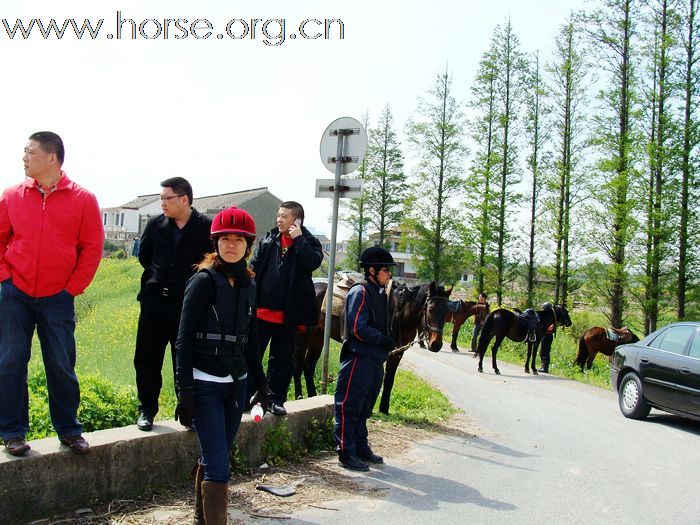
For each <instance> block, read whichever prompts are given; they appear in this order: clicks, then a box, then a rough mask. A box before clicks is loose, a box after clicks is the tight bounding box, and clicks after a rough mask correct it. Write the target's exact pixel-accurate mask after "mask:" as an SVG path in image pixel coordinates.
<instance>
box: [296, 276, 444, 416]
mask: <svg viewBox="0 0 700 525" xmlns="http://www.w3.org/2000/svg"><path fill="white" fill-rule="evenodd" d="M326 288H327V283H325V282H323V283H315V284H314V289H315V292H316V307H317V311H318V313H319V322H318V324H317V325H316V326H314V327H307V330H306V331H305V332H303V333H301V334H299V335H298V336H297V339H296V349H295V355H294V395H295V398H297V399H298V398H300V397H302V388H301V376H302V374H303V376H304V380H305V383H306V392H307V394H308V396H309V397H311V396H315V395H316V385H315V383H314V372H315V370H316V364H317V362H318V359H319V357H320V356H321V352H322V350H323V329H324V325H325V317H326V314H325V313H324V312H321V303H322V302H323V299H324V297H325V295H326ZM451 291H452V289H450V290H449V291H446V290H445V288H444V287H443V286H438V285H436V284H435V283H434V282H433V283H429V284H425V285H423V286H415V287H413V288H408V287H407V286H405V285H395V286H394V293H392V294H391V304H390V305H389V307H390V316H391V336H392V337H393V338H394V340H395V341H396V344H397V348H401V347H403V346H405V345H407V344H409V343H410V342H412V341H413V339H414V338H415V337H416V333H417V332H418V328H419V325H427V328H425V331H426V332H427V333H430V337H429V343H428V344H429V348H430V350H431V351H433V352H438V351H439V350H440V348H441V347H442V328H443V326H444V324H445V316H446V315H447V298H448V297H449V293H450V292H451ZM330 336H331V338H333V339H335V340H336V341H338V342H341V334H340V319H339V318H338V317H337V316H332V317H331V334H330ZM402 356H403V352H395V353H391V354H390V355H389V358H388V359H387V363H386V375H385V377H384V389H383V393H382V401H381V403H380V410H381V411H382V412H384V413H388V411H389V398H390V396H391V389H392V387H393V384H394V377H395V375H396V369H397V368H398V366H399V362H400V361H401V357H402Z"/></svg>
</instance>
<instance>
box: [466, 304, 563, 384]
mask: <svg viewBox="0 0 700 525" xmlns="http://www.w3.org/2000/svg"><path fill="white" fill-rule="evenodd" d="M536 314H537V317H538V321H537V323H536V325H535V333H534V336H535V340H534V341H528V340H527V339H528V324H527V321H523V320H522V318H521V316H519V315H518V314H515V313H513V312H511V311H510V310H505V309H503V308H499V309H498V310H494V311H493V312H491V313H490V314H489V315H488V317H487V318H486V321H484V326H483V328H482V329H481V337H479V347H478V348H477V351H476V352H477V355H478V357H479V368H478V370H479V372H483V371H484V369H483V361H484V354H485V353H486V350H487V349H488V346H489V343H490V342H491V339H493V338H494V337H495V338H496V342H495V343H494V344H493V347H492V348H491V360H492V365H493V371H494V373H496V374H500V373H501V372H500V371H499V370H498V365H497V364H496V353H497V352H498V348H499V347H500V346H501V343H502V342H503V339H505V338H506V337H507V338H508V339H510V340H511V341H516V342H518V343H524V342H526V341H527V358H526V359H525V373H526V374H529V373H530V356H532V373H533V374H535V375H537V366H536V363H537V350H538V348H539V346H540V341H541V340H542V338H543V337H544V336H545V333H546V330H547V327H549V326H551V325H552V324H553V325H555V329H556V326H557V325H561V326H571V318H570V317H569V312H567V310H566V308H564V307H563V306H561V305H556V306H555V307H554V308H547V309H546V310H539V311H537V312H536ZM477 355H475V356H474V357H477Z"/></svg>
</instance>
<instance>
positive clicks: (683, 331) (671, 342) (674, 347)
mask: <svg viewBox="0 0 700 525" xmlns="http://www.w3.org/2000/svg"><path fill="white" fill-rule="evenodd" d="M694 333H695V327H694V326H672V327H671V328H669V329H668V330H666V331H665V332H664V333H663V334H661V336H659V337H657V338H656V339H654V341H653V342H652V344H651V346H653V347H654V348H658V349H659V350H665V351H666V352H672V353H674V354H682V353H683V350H684V349H685V345H686V344H687V343H688V340H689V339H690V336H692V335H693V334H694Z"/></svg>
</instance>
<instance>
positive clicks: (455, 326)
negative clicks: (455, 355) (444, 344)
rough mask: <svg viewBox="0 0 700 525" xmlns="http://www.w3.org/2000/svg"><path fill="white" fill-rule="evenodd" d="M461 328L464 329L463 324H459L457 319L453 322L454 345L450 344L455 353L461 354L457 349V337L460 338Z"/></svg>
mask: <svg viewBox="0 0 700 525" xmlns="http://www.w3.org/2000/svg"><path fill="white" fill-rule="evenodd" d="M460 328H462V324H461V323H459V324H458V323H457V320H456V319H455V320H454V321H453V322H452V343H451V344H450V348H451V349H452V351H453V352H459V348H458V347H457V336H459V329H460Z"/></svg>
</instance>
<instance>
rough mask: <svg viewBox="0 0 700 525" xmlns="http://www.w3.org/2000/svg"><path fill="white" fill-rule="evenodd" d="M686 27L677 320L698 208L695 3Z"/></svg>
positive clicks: (694, 0) (699, 59)
mask: <svg viewBox="0 0 700 525" xmlns="http://www.w3.org/2000/svg"><path fill="white" fill-rule="evenodd" d="M683 23H684V26H685V31H684V32H685V35H684V47H685V57H684V58H685V59H684V75H683V77H684V78H683V102H682V105H683V144H682V149H681V192H680V194H681V196H680V207H679V208H680V231H679V232H678V286H677V289H678V290H677V294H678V310H677V317H678V320H683V319H685V317H686V300H687V291H688V281H689V278H688V277H689V268H690V267H691V266H692V257H691V251H690V250H689V247H691V246H693V242H692V237H691V232H692V230H691V228H690V225H691V223H692V221H693V220H694V219H695V218H697V206H695V207H693V209H694V210H696V211H695V213H693V211H692V210H691V208H690V203H691V202H697V201H696V200H695V199H692V198H691V196H692V193H693V190H694V188H695V183H696V178H695V177H696V174H697V168H698V161H697V147H698V143H700V133H699V126H700V124H699V123H698V118H697V108H698V98H697V91H698V88H699V87H700V68H699V67H698V65H699V64H700V49H699V48H700V22H699V20H698V0H687V4H686V12H685V16H684V17H683Z"/></svg>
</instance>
